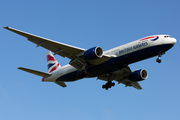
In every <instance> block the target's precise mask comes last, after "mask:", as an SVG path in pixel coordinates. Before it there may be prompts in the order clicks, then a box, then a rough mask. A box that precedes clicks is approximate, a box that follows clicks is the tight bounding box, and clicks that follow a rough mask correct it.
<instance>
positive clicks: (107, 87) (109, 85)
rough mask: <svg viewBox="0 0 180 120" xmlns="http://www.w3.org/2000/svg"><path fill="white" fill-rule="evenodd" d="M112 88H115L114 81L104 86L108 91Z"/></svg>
mask: <svg viewBox="0 0 180 120" xmlns="http://www.w3.org/2000/svg"><path fill="white" fill-rule="evenodd" d="M112 86H115V83H114V82H112V81H109V82H107V83H106V84H104V85H103V86H102V88H103V89H106V90H108V89H109V88H111V87H112Z"/></svg>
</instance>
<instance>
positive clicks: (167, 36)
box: [164, 35, 172, 38]
mask: <svg viewBox="0 0 180 120" xmlns="http://www.w3.org/2000/svg"><path fill="white" fill-rule="evenodd" d="M164 38H172V36H169V35H166V36H164Z"/></svg>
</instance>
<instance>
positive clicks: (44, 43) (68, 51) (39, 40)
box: [4, 27, 85, 59]
mask: <svg viewBox="0 0 180 120" xmlns="http://www.w3.org/2000/svg"><path fill="white" fill-rule="evenodd" d="M4 28H5V29H7V30H10V31H12V32H14V33H17V34H19V35H21V36H24V37H26V38H28V40H29V41H31V42H33V43H35V44H37V47H38V46H41V47H44V48H46V49H48V50H50V51H52V52H54V53H55V54H59V55H60V56H62V57H68V58H70V59H73V58H75V56H76V55H77V54H79V53H81V52H84V51H85V49H82V48H78V47H74V46H70V45H66V44H63V43H59V42H56V41H53V40H49V39H46V38H43V37H39V36H36V35H33V34H29V33H26V32H23V31H20V30H17V29H14V28H11V27H4Z"/></svg>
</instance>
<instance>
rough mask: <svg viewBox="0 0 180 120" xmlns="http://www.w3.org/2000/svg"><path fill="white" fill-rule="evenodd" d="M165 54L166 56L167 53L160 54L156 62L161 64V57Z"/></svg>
mask: <svg viewBox="0 0 180 120" xmlns="http://www.w3.org/2000/svg"><path fill="white" fill-rule="evenodd" d="M164 54H165V52H159V54H158V58H157V59H156V62H158V63H161V59H160V57H161V56H162V55H164Z"/></svg>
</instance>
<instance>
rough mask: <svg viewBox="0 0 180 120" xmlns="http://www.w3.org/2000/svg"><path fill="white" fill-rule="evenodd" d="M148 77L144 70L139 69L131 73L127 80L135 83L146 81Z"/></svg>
mask: <svg viewBox="0 0 180 120" xmlns="http://www.w3.org/2000/svg"><path fill="white" fill-rule="evenodd" d="M147 77H148V73H147V71H146V70H145V69H139V70H135V71H133V72H132V73H131V74H130V75H129V80H131V81H133V82H136V81H142V80H145V79H147Z"/></svg>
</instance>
